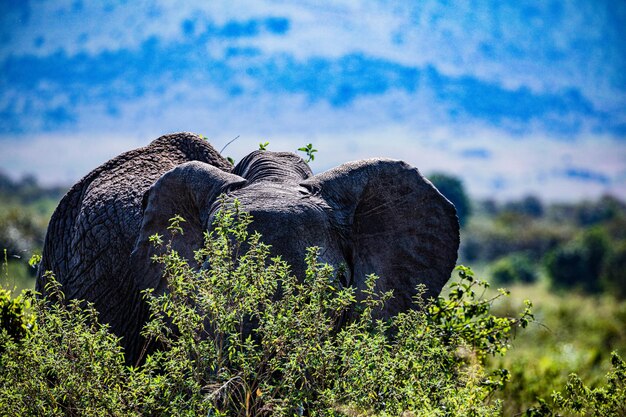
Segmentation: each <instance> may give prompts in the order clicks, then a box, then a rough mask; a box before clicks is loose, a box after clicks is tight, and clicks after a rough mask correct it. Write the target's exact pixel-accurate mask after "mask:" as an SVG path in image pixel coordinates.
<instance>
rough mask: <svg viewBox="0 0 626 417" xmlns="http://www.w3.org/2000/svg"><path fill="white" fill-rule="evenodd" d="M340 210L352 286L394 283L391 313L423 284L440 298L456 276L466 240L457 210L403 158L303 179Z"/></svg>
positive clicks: (386, 286) (380, 286)
mask: <svg viewBox="0 0 626 417" xmlns="http://www.w3.org/2000/svg"><path fill="white" fill-rule="evenodd" d="M301 185H302V186H303V187H305V188H307V189H309V191H310V192H312V193H314V194H317V195H319V196H321V198H322V199H324V200H325V201H326V202H327V204H328V205H329V206H330V207H331V208H332V209H333V210H332V211H333V216H334V221H335V223H336V226H337V228H338V229H339V230H340V235H341V236H342V238H343V239H342V240H343V244H342V247H343V249H344V256H345V258H346V259H347V260H348V264H349V265H348V266H349V267H350V269H351V273H352V277H351V282H352V285H355V286H356V287H357V288H360V289H363V288H364V284H365V277H366V275H368V274H372V273H374V274H376V275H378V277H379V280H378V281H377V284H376V287H377V290H381V291H387V290H392V289H393V292H394V297H393V299H392V300H390V301H389V304H388V305H387V306H386V307H385V309H384V313H383V314H382V315H383V317H385V318H386V317H389V316H390V315H394V314H396V313H398V312H400V311H405V310H407V309H409V308H411V307H412V306H414V296H415V295H416V294H417V291H416V287H417V285H418V284H424V285H425V287H426V292H425V294H424V297H425V298H426V299H428V298H430V297H436V296H437V295H438V294H439V292H440V291H441V289H442V288H443V286H444V285H445V283H446V281H447V280H448V279H449V278H450V274H451V272H452V269H453V268H454V266H455V263H456V259H457V251H458V247H459V222H458V218H457V216H456V210H455V208H454V206H453V205H452V203H450V202H449V201H448V200H447V199H446V198H445V197H444V196H443V195H441V193H439V191H437V189H436V188H435V187H434V186H433V185H432V184H431V183H430V182H429V181H428V180H427V179H426V178H424V177H423V176H422V175H421V174H420V172H419V171H418V170H417V169H416V168H413V167H411V166H409V165H408V164H406V163H404V162H402V161H395V160H388V159H370V160H362V161H357V162H350V163H346V164H343V165H340V166H339V167H337V168H334V169H332V170H330V171H327V172H325V173H322V174H319V175H316V176H314V177H312V178H310V179H308V180H306V181H304V182H303V183H302V184H301Z"/></svg>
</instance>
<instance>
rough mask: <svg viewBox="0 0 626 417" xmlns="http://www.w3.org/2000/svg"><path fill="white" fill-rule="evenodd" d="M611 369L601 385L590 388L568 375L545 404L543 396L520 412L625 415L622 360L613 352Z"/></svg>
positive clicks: (529, 416)
mask: <svg viewBox="0 0 626 417" xmlns="http://www.w3.org/2000/svg"><path fill="white" fill-rule="evenodd" d="M611 364H612V365H613V369H611V371H609V373H608V374H607V375H606V379H607V383H606V385H605V386H603V387H596V388H592V387H589V386H587V385H585V384H584V383H583V381H582V380H581V379H580V378H579V377H578V375H576V374H571V375H570V377H569V380H568V382H567V385H566V386H565V390H564V391H563V392H561V391H556V392H554V393H553V394H552V398H551V401H550V402H549V403H548V402H547V401H545V400H544V399H540V400H539V404H538V405H537V406H535V407H531V408H529V409H528V410H526V412H525V413H524V416H526V417H559V416H561V415H562V414H561V413H567V415H572V416H606V417H621V416H624V415H626V363H624V361H623V360H622V358H620V356H619V355H618V354H617V353H615V352H614V353H613V354H612V357H611Z"/></svg>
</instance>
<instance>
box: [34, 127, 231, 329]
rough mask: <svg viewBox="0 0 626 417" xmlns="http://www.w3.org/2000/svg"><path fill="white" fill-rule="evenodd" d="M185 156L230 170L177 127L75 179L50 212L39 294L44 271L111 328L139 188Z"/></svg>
mask: <svg viewBox="0 0 626 417" xmlns="http://www.w3.org/2000/svg"><path fill="white" fill-rule="evenodd" d="M193 160H197V161H202V162H206V163H208V164H211V165H213V166H215V167H217V168H219V169H221V170H223V171H230V170H231V165H230V163H229V162H228V161H227V160H226V159H224V158H223V157H222V156H221V155H220V154H219V153H218V152H217V151H216V150H215V149H214V148H213V147H212V146H211V145H210V144H209V143H208V142H206V141H205V140H204V139H202V138H200V137H199V136H197V135H194V134H192V133H177V134H171V135H165V136H162V137H160V138H158V139H156V140H155V141H153V142H152V143H150V144H149V145H148V146H146V147H143V148H139V149H135V150H132V151H129V152H126V153H124V154H121V155H119V156H118V157H116V158H113V159H111V160H110V161H108V162H106V163H105V164H103V165H101V166H100V167H98V168H96V169H95V170H93V171H92V172H90V173H89V174H87V175H86V176H85V177H84V178H83V179H81V180H80V181H79V182H78V183H77V184H76V185H74V186H73V187H72V188H71V189H70V191H69V192H68V193H67V194H66V195H65V197H63V199H62V200H61V202H60V203H59V206H58V207H57V209H56V211H55V212H54V214H53V215H52V218H51V220H50V224H49V226H48V231H47V234H46V239H45V243H44V249H43V254H42V262H41V265H40V268H39V273H38V278H37V291H39V292H40V293H42V294H45V284H46V283H45V278H44V273H45V272H46V271H52V272H53V273H54V275H55V277H56V279H57V280H58V281H59V282H60V283H61V284H62V286H63V291H64V292H65V295H66V297H67V298H79V299H85V300H88V301H92V302H94V303H95V305H96V308H97V309H98V310H99V311H100V314H101V318H102V319H103V321H106V322H109V323H111V324H112V326H113V327H114V328H115V322H117V321H119V320H122V321H123V320H124V314H126V313H127V310H128V303H129V300H128V299H127V298H128V296H129V295H128V294H130V293H131V292H132V291H130V292H129V290H132V287H133V285H134V283H132V282H123V281H124V277H125V276H126V277H127V276H128V275H127V274H125V271H127V270H128V268H129V266H130V265H129V262H130V254H131V251H132V249H133V245H134V243H135V240H136V238H137V236H138V234H139V230H140V227H141V216H142V213H141V210H142V198H143V195H144V193H145V192H146V191H147V190H148V189H149V188H150V186H151V185H152V184H153V183H154V182H155V181H157V180H158V179H159V178H160V177H161V176H162V175H163V174H164V173H165V172H167V171H169V170H171V169H172V168H174V167H176V166H177V165H179V164H182V163H185V162H188V161H193ZM126 280H128V279H126ZM118 316H119V317H118Z"/></svg>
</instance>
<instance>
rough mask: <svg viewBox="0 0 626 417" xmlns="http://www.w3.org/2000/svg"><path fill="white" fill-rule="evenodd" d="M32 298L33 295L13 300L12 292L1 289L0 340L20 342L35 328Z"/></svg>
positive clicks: (29, 294) (28, 294)
mask: <svg viewBox="0 0 626 417" xmlns="http://www.w3.org/2000/svg"><path fill="white" fill-rule="evenodd" d="M30 298H31V293H24V294H21V295H19V296H17V297H15V298H12V297H11V291H9V290H6V289H4V288H0V334H1V336H0V338H2V339H3V340H4V339H6V340H11V341H12V342H14V343H17V342H20V341H21V340H22V339H23V338H24V337H25V336H26V334H27V332H28V330H30V329H31V328H32V327H33V325H34V317H33V315H32V312H31V303H30ZM0 352H2V345H0Z"/></svg>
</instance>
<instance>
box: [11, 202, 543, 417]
mask: <svg viewBox="0 0 626 417" xmlns="http://www.w3.org/2000/svg"><path fill="white" fill-rule="evenodd" d="M250 221H251V218H250V216H249V215H247V214H245V213H240V212H239V211H238V207H237V205H236V204H235V206H234V207H233V209H232V210H228V211H225V212H222V213H221V214H219V215H218V216H217V220H216V223H215V225H214V226H215V227H214V230H215V231H214V232H213V233H212V234H210V235H207V237H206V240H205V245H204V247H203V248H200V249H199V250H198V251H196V253H195V261H196V262H195V263H192V264H190V263H189V262H187V261H186V260H184V259H182V258H181V257H180V256H179V254H178V253H177V252H175V251H173V250H171V248H169V246H168V245H167V244H166V243H164V241H163V239H162V237H160V236H156V235H155V237H154V239H153V242H154V244H156V245H161V246H163V247H164V248H165V249H166V250H165V251H164V254H163V255H160V256H157V257H156V258H155V261H157V262H160V263H162V264H163V265H164V269H165V277H166V278H167V281H168V292H167V293H164V294H153V293H152V291H147V292H146V297H147V300H148V303H149V307H150V311H151V313H152V314H151V320H150V321H149V322H148V323H147V324H146V326H145V327H144V335H145V336H146V338H147V339H148V340H149V343H150V345H151V346H152V347H151V348H148V349H147V350H146V351H145V352H148V353H146V354H145V357H144V358H143V361H141V362H140V363H139V364H136V365H135V366H127V365H125V363H124V356H123V352H122V350H121V348H120V347H119V344H118V339H116V338H115V337H114V336H112V335H111V334H110V333H109V332H108V330H107V327H106V326H102V325H100V324H99V323H98V321H97V312H96V311H95V310H94V309H93V308H92V307H91V306H90V305H83V303H80V302H79V301H77V300H70V301H66V300H65V299H64V295H63V293H62V288H61V287H60V285H59V284H58V283H57V282H55V281H54V280H52V279H51V284H50V285H49V288H48V289H47V290H48V291H49V293H50V294H51V296H50V298H51V299H50V300H37V299H33V298H32V296H27V295H25V296H24V297H26V298H24V299H23V300H27V301H28V302H29V303H31V305H28V304H22V305H23V307H24V308H13V309H11V310H10V312H9V314H8V317H10V318H11V319H10V320H8V321H6V323H5V320H4V317H5V316H4V315H3V316H2V317H3V321H2V330H1V331H2V333H1V335H0V346H1V347H2V349H1V352H2V353H1V354H0V374H1V375H3V377H2V379H0V399H1V400H0V401H2V402H3V403H2V404H0V405H2V407H1V408H2V410H3V412H5V413H7V414H8V415H190V416H191V415H193V416H196V415H241V416H261V415H289V416H294V415H304V414H305V413H306V415H327V416H332V415H335V416H357V415H399V414H401V413H405V412H408V413H411V414H410V415H420V416H456V415H469V416H472V415H474V416H496V415H498V413H499V408H500V403H499V402H498V401H496V400H494V399H493V393H494V391H495V390H496V389H498V388H500V387H501V386H502V385H503V383H504V381H505V380H506V378H507V376H508V373H507V372H506V371H504V370H497V371H496V372H487V370H486V369H485V367H484V361H485V359H486V358H487V357H489V356H492V355H498V354H502V353H504V352H505V351H506V349H507V346H508V343H509V340H510V337H511V334H512V332H513V331H514V329H516V328H518V327H525V326H527V325H528V323H529V322H530V321H531V320H532V313H531V312H530V309H529V308H530V305H528V306H527V308H525V309H524V310H523V311H522V312H521V313H520V314H519V315H518V317H517V318H508V317H497V316H494V315H492V314H491V312H490V310H491V307H492V304H493V302H494V301H495V300H497V299H500V298H501V297H502V296H504V295H505V293H504V292H501V293H500V294H499V295H496V296H495V297H493V298H489V299H481V298H479V297H478V296H477V290H481V291H482V290H483V289H485V288H486V287H487V284H486V283H485V282H482V281H478V280H476V279H475V278H474V277H473V273H472V272H471V270H469V269H468V268H464V267H462V268H460V269H459V281H458V282H454V283H453V284H452V285H451V290H450V292H449V294H448V296H447V297H440V298H438V300H436V301H434V302H433V303H432V304H430V305H428V306H424V305H423V304H421V303H422V301H421V299H416V303H418V304H421V308H420V309H418V310H413V311H408V312H406V313H402V314H399V315H398V316H397V317H395V318H393V319H391V320H390V321H381V320H377V319H376V318H375V317H376V312H377V311H378V310H379V309H380V308H381V307H382V306H383V305H384V303H385V300H386V299H388V298H389V297H390V296H391V294H389V293H385V294H379V293H377V292H376V291H375V283H376V277H374V276H371V277H370V278H369V280H368V283H367V288H366V289H365V290H364V291H363V293H362V294H357V293H356V291H355V289H354V288H343V287H342V286H341V284H340V282H339V280H338V279H336V278H335V274H334V271H333V269H332V268H331V267H330V266H328V265H322V264H319V263H318V262H317V255H318V250H317V249H315V248H312V249H310V250H309V252H308V254H307V258H306V260H307V264H308V268H307V272H306V277H305V278H304V280H303V281H300V280H297V279H296V278H295V277H293V276H291V275H290V273H289V266H288V265H286V264H285V263H284V262H283V261H281V260H280V259H279V258H273V259H270V258H269V248H268V246H266V245H264V244H263V243H262V241H261V236H260V235H258V234H252V235H249V234H248V232H247V231H246V230H247V229H246V228H247V225H248V224H249V223H250ZM180 225H181V219H180V218H175V219H172V226H171V227H170V228H169V230H170V233H172V235H174V234H176V233H181V227H180ZM236 254H240V255H239V256H236ZM207 259H210V260H211V262H210V264H211V266H210V268H208V269H199V268H198V266H200V265H203V264H205V262H206V260H207ZM48 301H52V303H50V302H48ZM2 302H3V305H4V304H11V305H14V304H18V305H20V303H23V301H22V299H18V300H8V301H7V300H6V299H5V298H2ZM25 311H27V312H28V314H26V313H25ZM31 317H32V318H34V319H31ZM15 323H17V324H15ZM25 323H26V325H24V324H25ZM31 323H34V324H31ZM16 328H17V329H19V331H18V332H12V333H10V330H11V329H16Z"/></svg>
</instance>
